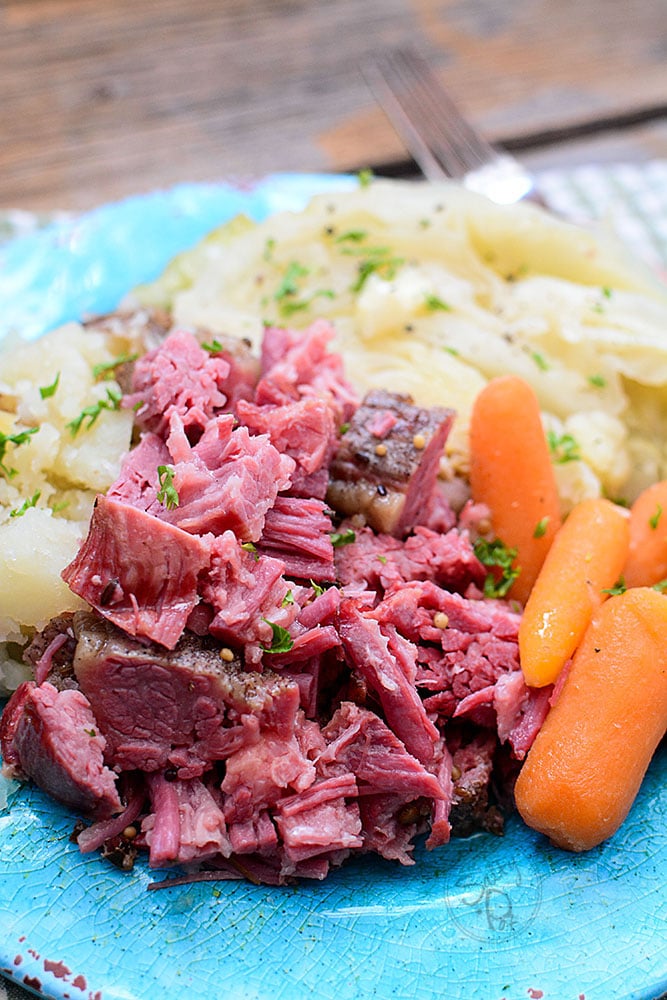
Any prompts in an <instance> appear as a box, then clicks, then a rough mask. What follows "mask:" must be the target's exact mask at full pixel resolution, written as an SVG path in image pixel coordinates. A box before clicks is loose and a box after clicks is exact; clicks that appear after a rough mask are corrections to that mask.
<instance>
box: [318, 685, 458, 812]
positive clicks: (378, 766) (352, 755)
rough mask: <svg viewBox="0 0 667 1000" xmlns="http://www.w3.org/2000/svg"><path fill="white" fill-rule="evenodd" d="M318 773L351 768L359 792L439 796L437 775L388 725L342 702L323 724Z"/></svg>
mask: <svg viewBox="0 0 667 1000" xmlns="http://www.w3.org/2000/svg"><path fill="white" fill-rule="evenodd" d="M322 735H323V736H324V738H325V740H326V744H327V745H326V749H324V750H323V751H322V752H321V753H320V754H319V756H318V758H317V768H318V771H319V772H320V773H321V774H340V773H342V771H344V770H348V771H351V772H352V774H354V776H355V778H356V779H357V782H358V783H359V785H360V789H361V792H362V793H363V794H366V793H368V792H392V793H395V794H396V795H399V796H400V797H401V801H402V802H411V801H413V800H414V799H417V798H420V797H425V798H432V799H439V798H442V790H441V787H440V785H439V783H438V780H437V778H436V777H435V776H434V775H433V774H432V773H431V772H430V771H428V770H427V769H426V768H425V767H424V765H423V764H422V763H421V761H419V760H418V759H417V758H416V757H414V756H413V755H412V754H411V753H409V752H408V750H407V749H406V748H405V745H404V744H403V743H402V742H401V740H400V739H399V738H398V737H397V736H396V735H395V734H394V733H393V732H392V731H391V729H390V728H389V727H388V726H387V725H386V724H385V723H384V722H383V721H382V719H380V718H379V716H377V715H375V713H374V712H370V711H369V710H368V709H365V708H360V707H359V706H358V705H355V704H353V703H351V702H344V703H343V704H342V705H341V706H340V707H339V708H338V709H337V710H336V712H335V713H334V715H333V716H332V718H331V720H330V722H329V723H328V724H327V725H326V726H325V727H324V729H323V731H322Z"/></svg>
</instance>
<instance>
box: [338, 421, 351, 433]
mask: <svg viewBox="0 0 667 1000" xmlns="http://www.w3.org/2000/svg"><path fill="white" fill-rule="evenodd" d="M349 429H350V423H349V421H347V422H346V423H344V424H341V425H340V427H339V428H338V433H339V434H340V435H341V436H342V435H343V434H347V432H348V431H349Z"/></svg>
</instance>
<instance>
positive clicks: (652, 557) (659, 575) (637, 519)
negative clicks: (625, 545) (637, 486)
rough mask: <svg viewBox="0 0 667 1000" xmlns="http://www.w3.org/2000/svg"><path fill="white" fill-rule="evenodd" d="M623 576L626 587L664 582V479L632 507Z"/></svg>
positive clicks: (666, 543) (666, 499) (666, 537)
mask: <svg viewBox="0 0 667 1000" xmlns="http://www.w3.org/2000/svg"><path fill="white" fill-rule="evenodd" d="M623 576H624V579H625V582H626V584H627V586H628V587H652V586H653V584H655V583H660V582H661V581H662V580H665V579H667V479H663V481H662V482H660V483H654V484H653V486H649V487H648V489H645V490H644V492H643V493H640V495H639V496H638V497H637V499H636V500H635V502H634V503H633V505H632V508H631V510H630V551H629V553H628V561H627V564H626V566H625V570H624V572H623Z"/></svg>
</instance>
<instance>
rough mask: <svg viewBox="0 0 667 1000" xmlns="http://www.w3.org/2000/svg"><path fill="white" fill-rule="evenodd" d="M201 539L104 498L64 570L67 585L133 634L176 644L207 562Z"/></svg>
mask: <svg viewBox="0 0 667 1000" xmlns="http://www.w3.org/2000/svg"><path fill="white" fill-rule="evenodd" d="M209 560H210V553H209V545H208V544H207V542H206V541H205V540H203V539H200V538H197V537H196V536H195V535H190V534H188V533H186V532H184V531H181V530H180V529H179V528H177V527H173V526H172V525H170V524H167V523H166V522H165V521H161V520H160V519H159V518H155V517H152V516H151V515H150V514H148V513H146V512H145V511H143V510H140V509H139V508H137V507H132V506H130V505H129V504H126V503H121V502H120V501H118V500H115V499H111V498H109V497H104V496H99V497H98V498H97V500H96V501H95V508H94V510H93V516H92V518H91V522H90V528H89V530H88V535H87V537H86V539H85V541H84V542H83V545H82V546H81V548H80V549H79V551H78V553H77V555H76V556H75V557H74V559H73V560H72V562H71V563H70V564H69V566H67V567H66V568H65V569H64V570H63V573H62V577H63V580H65V582H66V583H67V584H68V585H69V587H70V589H71V590H72V591H73V592H74V593H75V594H78V595H79V597H82V598H83V600H84V601H87V602H88V604H90V605H91V607H93V608H95V609H96V610H97V611H99V613H100V614H101V615H104V616H105V618H108V619H109V621H111V622H113V623H114V624H115V625H117V626H118V627H119V628H122V629H124V630H125V632H127V633H128V634H129V635H133V636H141V637H143V638H146V639H152V640H153V641H154V642H159V643H161V644H162V645H163V646H166V647H167V649H173V648H174V646H175V645H176V643H177V642H178V639H179V637H180V636H181V635H182V633H183V629H184V628H185V623H186V621H187V619H188V615H189V614H190V612H191V611H192V609H193V608H194V606H195V604H196V603H197V583H198V578H199V574H200V573H201V572H202V571H203V570H204V569H205V568H206V567H207V566H208V564H209Z"/></svg>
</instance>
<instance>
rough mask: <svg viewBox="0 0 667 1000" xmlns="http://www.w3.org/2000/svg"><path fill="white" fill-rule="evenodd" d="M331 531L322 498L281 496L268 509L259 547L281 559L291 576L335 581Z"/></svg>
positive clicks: (260, 549)
mask: <svg viewBox="0 0 667 1000" xmlns="http://www.w3.org/2000/svg"><path fill="white" fill-rule="evenodd" d="M331 531H332V527H331V518H330V517H329V516H328V514H327V508H326V507H325V505H324V503H323V502H322V501H321V500H317V499H309V500H304V499H299V498H298V497H288V496H279V497H276V500H275V503H274V504H273V506H272V507H271V509H270V510H268V511H267V512H266V519H265V522H264V530H263V532H262V536H261V538H260V540H259V542H258V545H257V548H258V550H259V551H260V552H265V553H266V554H267V555H271V556H275V557H276V558H278V559H281V560H282V561H283V563H284V566H285V572H286V573H287V575H288V576H291V577H296V578H297V579H302V580H316V581H318V582H327V583H332V582H333V581H334V580H335V579H336V569H335V566H334V548H333V544H332V541H331Z"/></svg>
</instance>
